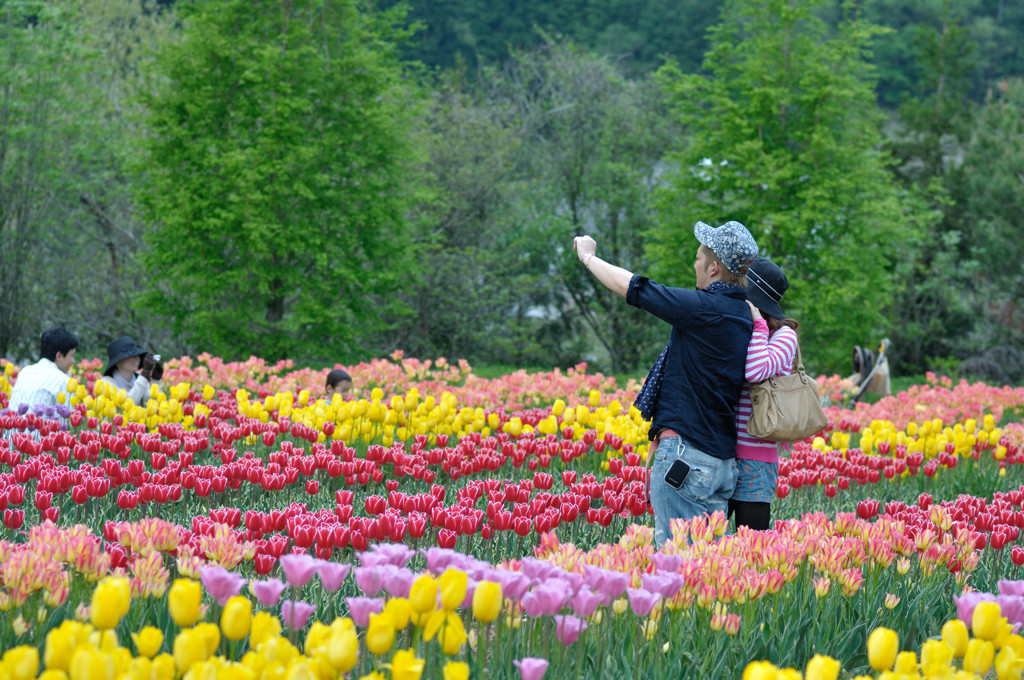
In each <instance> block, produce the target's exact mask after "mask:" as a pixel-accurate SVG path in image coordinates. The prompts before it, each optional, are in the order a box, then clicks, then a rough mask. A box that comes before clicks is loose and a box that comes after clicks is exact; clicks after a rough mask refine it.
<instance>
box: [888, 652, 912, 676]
mask: <svg viewBox="0 0 1024 680" xmlns="http://www.w3.org/2000/svg"><path fill="white" fill-rule="evenodd" d="M892 670H893V672H894V673H896V674H897V675H900V674H902V675H916V674H917V654H915V653H914V652H900V653H899V654H897V655H896V665H895V666H893V669H892Z"/></svg>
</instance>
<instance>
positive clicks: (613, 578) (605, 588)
mask: <svg viewBox="0 0 1024 680" xmlns="http://www.w3.org/2000/svg"><path fill="white" fill-rule="evenodd" d="M628 579H629V575H628V574H625V573H623V572H621V571H606V572H605V574H604V581H603V582H602V583H601V586H600V588H599V589H597V592H598V593H600V594H601V595H603V596H604V597H605V604H611V603H612V602H614V601H615V600H617V599H619V598H620V597H622V594H623V593H624V592H626V585H627V584H628V583H629V580H628Z"/></svg>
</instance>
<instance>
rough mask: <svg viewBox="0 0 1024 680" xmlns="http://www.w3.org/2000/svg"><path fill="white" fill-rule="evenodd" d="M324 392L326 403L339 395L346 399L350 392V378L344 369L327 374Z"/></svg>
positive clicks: (336, 369)
mask: <svg viewBox="0 0 1024 680" xmlns="http://www.w3.org/2000/svg"><path fill="white" fill-rule="evenodd" d="M324 391H325V392H326V394H327V400H328V401H330V400H331V399H333V398H334V395H336V394H340V395H341V398H342V399H347V398H348V393H349V392H351V391H352V376H350V375H349V374H348V371H345V370H344V369H341V368H335V369H333V370H332V371H331V372H330V373H328V374H327V386H326V387H325V388H324Z"/></svg>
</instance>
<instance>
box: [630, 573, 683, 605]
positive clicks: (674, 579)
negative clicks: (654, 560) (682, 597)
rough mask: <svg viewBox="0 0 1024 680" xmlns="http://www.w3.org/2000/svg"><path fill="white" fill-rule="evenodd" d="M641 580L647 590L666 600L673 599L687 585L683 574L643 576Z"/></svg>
mask: <svg viewBox="0 0 1024 680" xmlns="http://www.w3.org/2000/svg"><path fill="white" fill-rule="evenodd" d="M640 580H641V581H642V582H643V584H644V588H645V589H646V590H649V591H651V592H652V593H658V594H659V595H661V596H662V597H664V598H665V599H666V600H667V599H670V598H672V597H673V596H674V595H675V594H676V593H678V592H679V591H680V590H682V589H683V585H685V582H684V581H683V576H682V574H672V573H668V574H641V575H640Z"/></svg>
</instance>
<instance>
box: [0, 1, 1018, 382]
mask: <svg viewBox="0 0 1024 680" xmlns="http://www.w3.org/2000/svg"><path fill="white" fill-rule="evenodd" d="M390 4H392V3H391V2H390V0H385V2H384V3H383V5H384V7H385V9H384V10H381V9H378V8H376V7H377V6H376V5H373V4H372V3H364V2H362V0H301V1H299V2H292V3H282V2H274V1H272V0H260V1H259V2H256V3H244V4H243V3H241V2H238V1H237V0H232V1H231V2H215V1H214V0H189V1H188V2H177V3H176V2H173V1H172V0H0V354H3V355H6V356H8V357H12V358H15V359H19V360H24V359H28V358H30V357H32V356H34V355H35V352H36V345H37V342H38V337H39V333H40V331H42V330H43V329H45V328H47V327H50V326H53V325H57V324H62V325H66V326H68V327H69V328H71V329H73V330H74V331H76V332H77V333H78V334H79V335H80V336H81V337H82V340H83V346H82V350H81V353H82V355H83V356H88V355H102V354H103V352H104V348H105V345H106V343H107V342H108V341H109V340H110V339H111V338H113V337H115V336H117V335H121V334H124V333H128V334H131V335H134V336H136V339H137V340H139V341H140V342H143V343H144V344H147V345H150V346H154V347H156V348H157V349H159V350H160V351H161V352H162V353H164V354H172V353H176V352H182V351H190V352H198V351H203V350H206V351H211V352H214V353H218V354H221V355H224V356H226V357H229V358H238V357H244V356H248V355H249V354H259V355H263V356H266V357H268V358H276V357H282V356H288V357H290V358H294V359H296V360H297V361H300V362H309V363H317V364H322V363H324V362H325V360H326V361H338V360H342V361H347V360H356V359H359V358H365V357H367V356H370V355H377V356H379V355H384V354H388V353H390V352H391V351H393V350H395V349H404V350H405V351H406V352H407V353H409V354H415V355H419V356H437V355H445V356H448V357H450V358H459V357H465V358H468V359H470V360H471V361H473V362H477V363H501V364H509V365H530V366H550V365H562V366H566V365H571V364H574V363H576V362H577V361H579V360H580V359H584V358H585V359H587V360H589V361H591V362H596V364H597V366H598V367H599V368H601V369H603V370H615V371H619V372H627V371H638V369H639V371H638V372H642V370H643V369H646V367H647V365H648V364H649V362H650V360H651V359H652V358H653V357H654V356H655V355H656V354H657V352H658V350H659V349H660V348H661V346H662V343H663V341H664V332H663V329H661V328H659V325H658V324H654V323H651V321H650V319H648V318H646V317H645V316H644V315H643V314H642V313H641V312H639V311H638V310H634V309H631V308H629V307H628V306H626V305H625V304H624V303H623V302H622V301H621V300H618V299H615V298H614V297H613V296H612V295H611V294H610V293H608V292H607V291H605V290H604V289H603V287H601V286H600V285H599V284H597V283H596V281H595V280H594V279H593V277H591V276H590V275H589V274H587V273H586V272H585V270H584V269H583V268H582V266H580V265H579V264H578V262H577V260H576V258H575V256H574V255H573V253H572V252H571V243H572V237H573V236H575V235H577V234H581V233H590V234H592V235H594V236H595V238H596V239H597V241H598V244H599V252H600V253H601V255H602V256H603V257H606V258H607V259H608V260H610V261H613V262H615V263H616V264H619V265H621V266H623V267H626V268H627V269H631V270H633V271H637V272H642V273H645V274H651V275H653V276H655V277H656V278H657V279H658V280H660V281H662V282H664V283H668V284H673V285H682V286H688V285H692V283H693V279H692V278H691V277H692V274H691V272H692V266H691V265H692V258H693V250H694V248H695V247H696V242H695V241H694V239H693V237H692V225H693V222H694V221H696V220H698V219H701V220H704V221H708V222H715V223H720V222H722V221H724V220H726V219H733V218H735V219H740V220H741V221H743V222H744V223H746V224H747V225H748V226H749V227H750V228H751V230H752V231H753V232H754V233H755V235H756V236H757V237H758V241H759V243H760V244H761V245H762V248H763V252H765V253H766V254H768V255H769V256H772V257H774V258H777V259H779V261H780V263H781V264H782V265H783V266H784V267H785V268H786V270H787V272H788V273H789V274H790V277H791V281H792V284H793V286H792V289H791V290H790V292H789V294H788V295H787V299H786V302H787V306H786V308H787V309H788V310H789V311H790V312H791V313H792V314H793V315H794V316H795V317H796V318H798V319H799V320H800V321H801V322H802V324H803V327H802V332H803V337H804V340H805V342H806V343H807V344H806V347H807V348H808V352H807V354H808V357H807V358H808V363H809V365H810V366H811V367H812V368H813V369H815V370H824V371H833V370H834V371H839V372H845V370H844V369H846V367H847V366H848V364H847V362H848V356H849V350H850V347H851V346H852V345H854V344H857V345H862V346H863V345H868V346H870V345H873V344H874V343H875V342H877V340H878V339H880V338H881V337H883V336H889V337H890V338H892V340H893V354H892V361H893V370H894V372H895V373H901V372H920V371H924V370H927V369H929V368H934V367H938V368H940V369H945V368H947V367H952V366H955V365H956V364H957V362H959V361H961V360H964V359H967V358H969V357H975V358H977V357H983V358H984V357H988V358H986V359H984V360H985V361H988V362H989V363H991V362H992V359H991V357H994V356H1006V353H1005V352H1003V353H1002V354H1000V353H999V352H996V353H994V354H993V351H989V350H990V348H993V347H996V348H998V347H1006V346H1012V345H1014V344H1015V343H1019V342H1020V340H1021V334H1022V323H1021V321H1020V318H1019V315H1020V312H1019V309H1018V308H1017V302H1016V301H1017V299H1019V297H1020V294H1021V291H1020V290H1018V289H1019V281H1018V278H1017V277H1016V271H1017V270H1018V269H1019V268H1020V265H1021V262H1020V260H1021V257H1022V255H1021V252H1020V251H1021V248H1020V237H1019V236H1018V234H1019V233H1020V223H1021V221H1022V219H1024V207H1022V206H1021V205H1019V203H1020V202H1019V201H1018V200H1017V199H1016V197H1017V195H1018V194H1020V193H1021V192H1020V188H1021V187H1020V184H1021V183H1022V182H1021V177H1024V168H1021V167H1020V157H1021V140H1020V137H1021V132H1020V112H1021V105H1022V101H1021V97H1022V96H1021V89H1022V86H1021V85H1020V81H1019V76H1020V75H1021V73H1020V71H1021V60H1020V59H1019V56H1020V55H1019V51H1020V49H1022V48H1021V45H1024V41H1021V40H1019V39H1018V38H1019V36H1020V35H1021V34H1024V8H1022V6H1019V3H1009V2H1005V0H912V1H910V2H904V1H902V0H899V1H897V0H873V2H871V3H866V4H865V3H859V2H848V1H847V0H821V1H820V2H812V1H811V0H786V1H784V0H732V1H731V2H728V3H726V4H724V5H723V4H716V3H699V2H696V1H695V0H684V1H683V2H668V0H645V1H644V2H640V3H635V2H630V3H626V2H623V0H598V1H596V2H589V3H585V4H580V3H577V2H575V1H574V0H570V1H569V2H562V3H552V2H550V1H549V0H529V1H527V2H521V3H513V4H508V3H506V4H504V5H500V4H499V5H494V4H493V3H492V4H487V3H483V4H481V3H480V2H478V0H455V1H454V2H451V3H443V4H441V3H437V2H434V1H433V0H424V1H423V2H415V3H412V5H411V6H410V9H409V15H408V16H405V15H404V14H403V12H404V9H395V8H392V9H387V7H388V6H389V5H390ZM485 5H486V6H485ZM168 7H170V8H171V9H173V10H174V13H171V12H169V11H167V8H168ZM179 15H180V17H179ZM417 22H419V23H417ZM713 24H716V27H715V28H714V30H713V31H711V32H708V30H707V28H708V27H709V26H711V25H713ZM883 25H884V26H886V27H890V28H891V29H892V30H885V29H883V28H881V27H882V26H883ZM407 27H408V28H407ZM156 54H159V55H160V56H159V59H158V60H157V59H156V57H155V55H156ZM409 55H414V56H416V57H418V58H420V59H422V61H423V62H424V63H425V65H426V67H425V68H424V67H423V66H421V65H419V64H415V63H410V62H409V61H408V60H407V57H408V56H409ZM665 55H668V56H671V57H672V62H671V65H669V66H666V67H665V68H664V69H663V70H662V71H661V73H660V75H659V76H658V78H651V76H650V74H651V71H652V70H654V68H655V67H656V66H658V65H659V64H661V63H662V57H663V56H665ZM439 66H443V67H445V70H440V69H439V68H437V67H439ZM879 104H881V106H882V107H884V108H880V107H879ZM975 363H977V362H975ZM1007 375H1009V374H1007Z"/></svg>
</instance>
